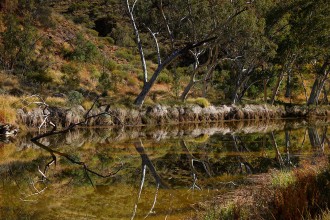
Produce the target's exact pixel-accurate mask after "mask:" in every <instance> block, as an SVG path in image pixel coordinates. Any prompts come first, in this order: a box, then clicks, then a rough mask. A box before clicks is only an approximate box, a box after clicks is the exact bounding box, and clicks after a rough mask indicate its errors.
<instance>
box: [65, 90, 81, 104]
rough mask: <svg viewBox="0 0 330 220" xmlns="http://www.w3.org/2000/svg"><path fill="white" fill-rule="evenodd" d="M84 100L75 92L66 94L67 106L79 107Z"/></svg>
mask: <svg viewBox="0 0 330 220" xmlns="http://www.w3.org/2000/svg"><path fill="white" fill-rule="evenodd" d="M83 99H84V96H83V95H82V94H81V93H80V92H78V91H75V90H72V91H70V92H69V94H68V101H69V105H80V104H81V103H82V101H83Z"/></svg>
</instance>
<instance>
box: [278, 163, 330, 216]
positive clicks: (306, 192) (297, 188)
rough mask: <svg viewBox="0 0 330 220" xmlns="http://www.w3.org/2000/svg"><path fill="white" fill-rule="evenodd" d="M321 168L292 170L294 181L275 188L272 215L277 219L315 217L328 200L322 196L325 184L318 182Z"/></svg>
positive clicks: (310, 167) (311, 167) (305, 167)
mask: <svg viewBox="0 0 330 220" xmlns="http://www.w3.org/2000/svg"><path fill="white" fill-rule="evenodd" d="M320 173H321V170H319V169H317V168H315V167H313V166H309V167H308V166H306V165H305V166H304V169H299V170H296V171H294V176H295V179H296V181H295V182H294V183H292V184H290V185H289V186H287V187H281V188H277V189H276V190H275V199H274V207H273V211H272V212H273V215H274V216H276V217H277V218H278V219H302V218H304V217H306V216H312V217H315V215H316V214H318V212H319V211H320V209H322V208H325V207H324V206H326V205H327V204H328V202H329V201H325V200H326V197H325V196H322V194H323V192H324V191H325V190H324V189H325V188H324V187H326V184H320V176H322V175H324V173H321V174H320Z"/></svg>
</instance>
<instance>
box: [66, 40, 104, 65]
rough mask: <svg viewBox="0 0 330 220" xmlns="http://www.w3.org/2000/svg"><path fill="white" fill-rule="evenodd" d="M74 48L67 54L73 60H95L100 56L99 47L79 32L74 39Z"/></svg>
mask: <svg viewBox="0 0 330 220" xmlns="http://www.w3.org/2000/svg"><path fill="white" fill-rule="evenodd" d="M74 45H75V48H74V50H73V51H72V52H71V53H69V54H67V57H68V58H69V59H71V60H77V61H81V62H94V61H97V60H98V58H99V57H100V51H99V49H98V48H97V47H96V46H95V45H94V44H93V43H92V42H90V41H89V40H86V39H85V38H84V37H83V35H82V34H78V35H77V36H76V39H75V41H74Z"/></svg>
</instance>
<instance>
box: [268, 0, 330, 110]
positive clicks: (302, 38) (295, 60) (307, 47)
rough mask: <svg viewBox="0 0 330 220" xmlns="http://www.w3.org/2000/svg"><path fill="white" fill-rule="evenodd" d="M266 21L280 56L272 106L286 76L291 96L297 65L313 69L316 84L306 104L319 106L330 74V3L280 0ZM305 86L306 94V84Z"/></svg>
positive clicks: (288, 92) (319, 0)
mask: <svg viewBox="0 0 330 220" xmlns="http://www.w3.org/2000/svg"><path fill="white" fill-rule="evenodd" d="M266 18H267V34H268V36H269V37H270V38H271V39H272V40H274V41H275V42H276V43H277V44H278V50H277V57H276V59H275V60H273V62H274V63H276V64H278V65H279V66H281V71H280V72H279V75H278V79H277V82H276V85H275V87H274V88H273V94H272V97H271V101H270V102H271V104H273V103H274V100H275V98H276V95H277V93H278V91H279V87H280V84H281V82H282V81H283V78H284V77H285V75H286V76H287V79H288V80H287V92H286V95H289V96H290V93H291V88H290V84H291V83H290V78H291V77H292V74H293V73H294V72H293V68H294V66H297V67H299V68H298V69H300V70H301V69H302V67H304V66H313V70H312V71H313V72H314V73H315V81H314V84H313V87H312V89H311V93H310V97H309V99H308V101H307V104H316V103H317V101H318V99H319V96H320V94H321V92H322V89H323V88H324V84H325V82H326V80H327V78H328V74H329V70H328V67H329V34H330V31H329V23H330V18H329V2H328V1H326V0H317V1H312V0H299V1H278V2H277V4H275V6H274V8H273V10H270V11H269V13H268V14H267V16H266ZM300 78H301V79H302V74H301V73H300ZM302 82H303V79H302ZM302 86H303V87H304V91H305V93H306V94H307V91H306V88H305V85H304V83H302Z"/></svg>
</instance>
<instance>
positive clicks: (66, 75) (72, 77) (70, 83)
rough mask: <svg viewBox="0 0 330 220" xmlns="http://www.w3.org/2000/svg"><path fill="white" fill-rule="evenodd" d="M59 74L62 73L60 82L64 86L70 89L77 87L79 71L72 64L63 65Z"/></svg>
mask: <svg viewBox="0 0 330 220" xmlns="http://www.w3.org/2000/svg"><path fill="white" fill-rule="evenodd" d="M61 72H62V73H63V76H62V80H63V83H64V85H66V86H67V87H71V88H76V87H78V86H79V82H80V77H79V74H78V73H79V70H78V68H76V67H75V66H74V65H73V64H64V65H63V66H62V67H61Z"/></svg>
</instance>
